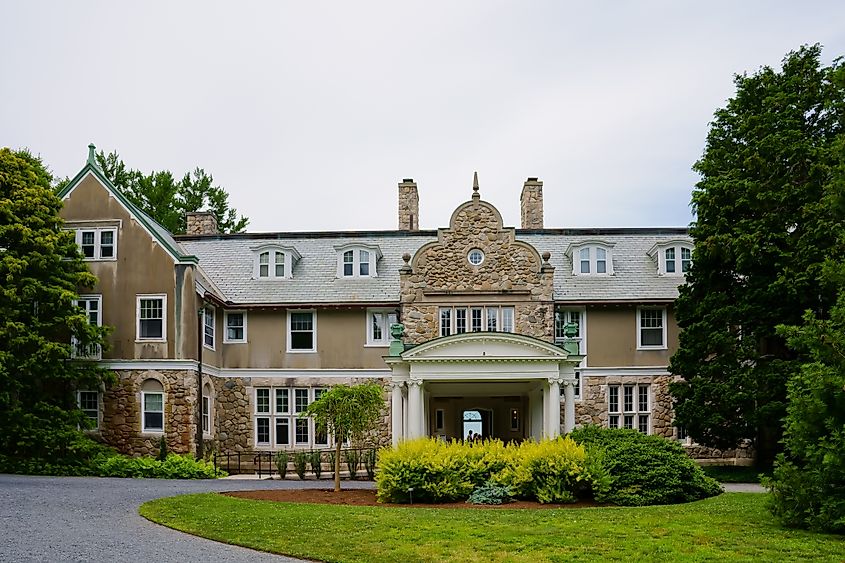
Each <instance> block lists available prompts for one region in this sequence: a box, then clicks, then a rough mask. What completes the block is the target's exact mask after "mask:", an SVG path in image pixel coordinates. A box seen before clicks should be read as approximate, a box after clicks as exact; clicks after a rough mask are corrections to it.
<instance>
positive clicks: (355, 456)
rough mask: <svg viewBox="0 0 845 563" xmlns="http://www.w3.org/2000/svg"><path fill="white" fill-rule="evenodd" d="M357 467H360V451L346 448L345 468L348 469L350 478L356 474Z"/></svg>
mask: <svg viewBox="0 0 845 563" xmlns="http://www.w3.org/2000/svg"><path fill="white" fill-rule="evenodd" d="M359 467H361V452H359V451H358V450H346V468H347V469H348V470H349V478H350V479H354V478H355V477H356V476H357V475H358V468H359Z"/></svg>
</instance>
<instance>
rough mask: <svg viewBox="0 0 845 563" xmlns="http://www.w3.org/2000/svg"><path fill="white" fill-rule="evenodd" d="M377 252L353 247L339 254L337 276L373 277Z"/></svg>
mask: <svg viewBox="0 0 845 563" xmlns="http://www.w3.org/2000/svg"><path fill="white" fill-rule="evenodd" d="M377 259H378V254H377V253H376V252H375V251H374V250H366V249H363V248H353V249H349V250H344V251H342V252H341V253H340V254H339V262H338V270H337V275H338V277H344V278H353V277H354V278H370V277H375V276H376V272H375V268H376V264H375V262H376V260H377Z"/></svg>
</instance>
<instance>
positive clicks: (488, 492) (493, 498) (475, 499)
mask: <svg viewBox="0 0 845 563" xmlns="http://www.w3.org/2000/svg"><path fill="white" fill-rule="evenodd" d="M511 501H513V498H512V497H511V490H510V487H505V486H503V485H497V484H496V483H494V482H492V481H487V482H486V483H484V484H483V485H481V486H480V487H476V488H475V489H474V490H473V491H472V494H471V495H469V498H468V499H467V502H468V503H470V504H505V503H507V502H511Z"/></svg>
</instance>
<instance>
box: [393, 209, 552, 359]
mask: <svg viewBox="0 0 845 563" xmlns="http://www.w3.org/2000/svg"><path fill="white" fill-rule="evenodd" d="M473 249H479V250H481V251H482V252H483V253H484V259H483V261H482V262H481V263H480V264H478V265H476V266H474V265H472V264H470V262H469V261H468V259H467V256H468V254H469V252H470V251H471V250H473ZM553 274H554V268H553V267H552V266H551V265H550V264H548V254H546V255H545V258H541V257H540V255H539V254H538V252H537V250H536V249H535V248H534V247H532V246H531V245H529V244H526V243H523V242H521V241H518V240H516V238H515V231H514V229H506V228H504V227H503V225H502V217H501V215H500V214H499V212H498V210H496V208H495V207H493V206H492V205H490V204H489V203H487V202H484V201H482V200H481V199H480V197H479V196H478V193H477V192H476V193H475V194H474V195H473V198H472V200H471V201H469V202H467V203H464V204H463V205H461V206H460V207H458V208H457V209H456V210H455V212H454V213H453V214H452V219H451V221H450V223H449V228H448V229H440V230H439V231H438V240H437V241H436V242H433V243H429V244H427V245H425V246H423V247H421V248H420V249H419V250H418V251H417V253H416V254H415V255H414V257H413V259H409V260H407V261H406V266H405V267H404V268H402V270H401V271H400V300H401V303H402V322H403V324H404V325H405V329H406V337H407V342H409V343H412V344H419V343H422V342H425V341H426V340H430V339H432V338H436V337H437V336H438V331H437V327H438V308H439V307H440V306H443V305H447V304H456V303H460V302H459V301H456V299H459V298H460V297H461V296H466V297H467V298H472V299H473V300H474V301H473V303H478V304H491V305H513V306H514V307H515V311H514V317H515V318H514V325H515V326H514V329H515V332H517V333H519V334H525V335H528V336H534V337H536V338H541V339H544V340H549V341H551V340H552V339H553V337H554V333H553V328H554V301H553V298H554V287H553ZM483 299H488V301H480V300H483ZM461 304H463V305H466V304H467V303H466V302H463V303H461Z"/></svg>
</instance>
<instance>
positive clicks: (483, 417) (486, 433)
mask: <svg viewBox="0 0 845 563" xmlns="http://www.w3.org/2000/svg"><path fill="white" fill-rule="evenodd" d="M462 421H463V424H462V432H463V433H462V434H461V436H462V437H463V438H466V437H467V436H468V435H469V433H470V431H472V435H473V436H475V435H477V434H481V437H482V438H490V437H491V436H492V435H493V411H492V410H487V409H472V410H465V411H463V416H462Z"/></svg>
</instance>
